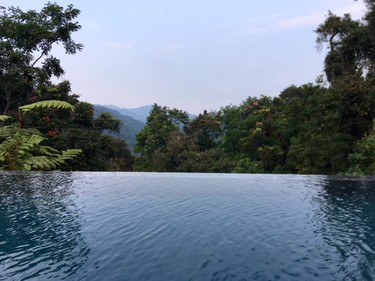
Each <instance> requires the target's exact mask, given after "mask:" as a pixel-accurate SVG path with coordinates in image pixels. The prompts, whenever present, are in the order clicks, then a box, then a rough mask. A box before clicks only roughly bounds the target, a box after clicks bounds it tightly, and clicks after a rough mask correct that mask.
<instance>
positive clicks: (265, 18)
mask: <svg viewBox="0 0 375 281" xmlns="http://www.w3.org/2000/svg"><path fill="white" fill-rule="evenodd" d="M331 10H332V12H333V13H334V14H337V15H338V16H343V15H344V14H346V13H349V14H350V15H351V16H352V18H353V19H355V20H356V19H361V18H362V17H363V15H364V13H365V10H366V9H365V6H364V4H363V3H362V4H361V3H359V2H357V3H354V4H352V5H345V6H341V7H336V8H335V7H332V9H331ZM327 14H328V9H327V10H324V11H323V10H322V11H320V12H315V13H311V14H306V15H298V16H291V15H286V14H270V15H262V16H259V17H256V18H252V19H251V20H250V21H248V22H247V25H248V28H247V32H248V33H249V34H262V33H269V32H278V31H280V30H290V29H299V28H306V27H311V28H315V27H317V26H318V25H319V24H320V23H322V22H323V21H324V19H325V17H326V15H327Z"/></svg>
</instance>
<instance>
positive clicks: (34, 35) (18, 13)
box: [0, 3, 83, 114]
mask: <svg viewBox="0 0 375 281" xmlns="http://www.w3.org/2000/svg"><path fill="white" fill-rule="evenodd" d="M0 9H1V12H0V13H1V14H0V112H2V114H7V113H8V111H9V110H16V109H17V108H18V107H19V106H21V105H23V104H26V103H28V102H27V99H28V98H31V97H32V96H33V95H36V94H38V90H39V89H40V88H43V87H44V86H45V83H48V81H49V80H50V79H51V78H52V77H60V76H61V75H62V74H64V70H63V69H62V67H61V65H60V60H59V59H58V58H56V57H54V56H52V55H51V51H52V48H53V46H54V45H56V44H62V45H63V47H64V49H65V52H66V53H67V54H75V53H76V52H77V51H81V50H82V48H83V45H82V44H79V43H76V42H75V41H74V40H73V39H72V33H73V32H75V31H77V30H79V29H80V28H81V26H80V25H79V24H78V23H77V22H75V21H74V19H75V18H76V17H77V16H78V15H79V13H80V11H79V10H78V9H75V8H74V7H73V5H69V6H68V7H67V8H65V9H64V8H63V7H61V6H59V5H57V4H53V3H48V4H46V5H45V6H44V8H43V9H42V10H41V11H40V12H36V11H34V10H30V11H27V12H23V11H22V10H21V9H19V8H15V7H10V8H7V9H6V8H4V7H2V8H0Z"/></svg>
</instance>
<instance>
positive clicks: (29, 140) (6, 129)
mask: <svg viewBox="0 0 375 281" xmlns="http://www.w3.org/2000/svg"><path fill="white" fill-rule="evenodd" d="M40 108H61V109H69V110H74V107H73V106H72V105H70V104H69V103H67V102H64V101H59V100H48V101H42V102H36V103H33V104H29V105H25V106H21V107H20V108H19V109H20V111H21V112H28V111H30V110H34V109H40ZM7 119H9V118H8V116H5V115H0V122H3V121H5V120H7ZM44 140H45V138H44V137H43V136H42V134H41V133H40V132H39V131H38V130H36V129H24V128H18V127H17V126H15V125H12V126H0V170H26V171H30V170H53V169H57V168H59V167H61V166H62V165H63V164H65V161H67V160H71V159H73V158H75V157H77V156H78V155H79V154H80V153H81V150H80V149H69V150H66V151H62V152H60V151H58V150H56V149H54V148H52V147H49V146H44V145H42V142H43V141H44Z"/></svg>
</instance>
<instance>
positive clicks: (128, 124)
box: [94, 105, 145, 151]
mask: <svg viewBox="0 0 375 281" xmlns="http://www.w3.org/2000/svg"><path fill="white" fill-rule="evenodd" d="M94 110H95V114H94V115H95V117H97V116H99V115H100V114H102V113H103V112H108V113H110V114H111V115H112V116H113V117H114V118H116V119H118V120H120V121H121V122H122V124H121V128H120V132H119V133H113V132H108V134H110V135H112V136H115V137H118V138H121V139H124V140H125V141H126V143H127V144H128V146H129V149H130V150H131V151H133V149H134V145H135V143H136V138H135V135H136V134H137V133H138V132H139V131H140V130H142V128H143V127H144V125H145V124H144V123H143V122H141V121H139V120H135V119H134V118H132V117H130V116H127V115H122V114H121V113H119V112H118V111H117V110H114V109H110V108H108V107H105V106H102V105H94Z"/></svg>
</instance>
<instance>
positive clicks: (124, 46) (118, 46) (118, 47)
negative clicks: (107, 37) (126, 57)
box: [108, 43, 134, 50]
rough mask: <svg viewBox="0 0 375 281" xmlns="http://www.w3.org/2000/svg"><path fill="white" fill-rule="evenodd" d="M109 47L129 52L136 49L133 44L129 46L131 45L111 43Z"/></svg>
mask: <svg viewBox="0 0 375 281" xmlns="http://www.w3.org/2000/svg"><path fill="white" fill-rule="evenodd" d="M108 46H109V47H110V48H112V49H117V50H128V49H131V48H133V47H134V45H133V44H129V43H109V44H108Z"/></svg>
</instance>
